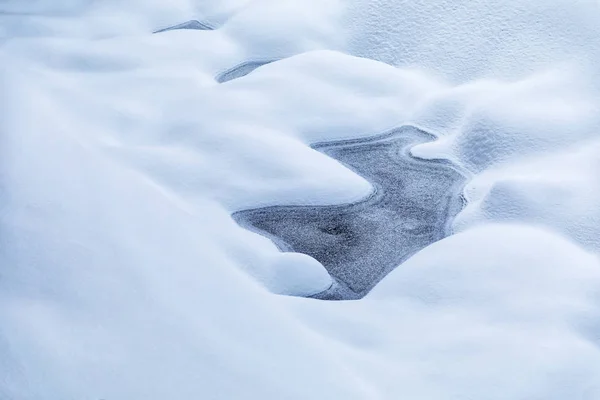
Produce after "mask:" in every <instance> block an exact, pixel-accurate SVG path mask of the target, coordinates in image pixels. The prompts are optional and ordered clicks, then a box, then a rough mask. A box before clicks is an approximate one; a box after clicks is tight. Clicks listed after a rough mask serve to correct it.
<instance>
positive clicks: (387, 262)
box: [233, 126, 465, 300]
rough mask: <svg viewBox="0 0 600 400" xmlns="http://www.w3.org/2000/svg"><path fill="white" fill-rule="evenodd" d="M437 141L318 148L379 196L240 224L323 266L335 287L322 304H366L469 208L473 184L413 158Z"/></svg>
mask: <svg viewBox="0 0 600 400" xmlns="http://www.w3.org/2000/svg"><path fill="white" fill-rule="evenodd" d="M431 139H432V136H431V135H430V134H428V133H426V132H424V131H422V130H419V129H417V128H414V127H409V126H407V127H401V128H398V129H395V130H393V131H391V132H389V133H386V134H384V135H379V136H374V137H369V138H363V139H354V140H343V141H335V142H325V143H317V144H314V145H313V146H312V147H313V148H314V149H316V150H318V151H320V152H322V153H324V154H327V155H328V156H330V157H332V158H334V159H336V160H338V161H340V162H341V163H343V164H344V165H346V166H347V167H348V168H351V169H352V170H354V171H355V172H356V173H358V174H359V175H361V176H363V177H364V178H365V179H367V180H368V181H369V182H371V184H372V185H373V187H374V191H373V193H372V194H371V195H370V196H369V197H368V198H366V199H363V200H361V201H358V202H356V203H352V204H341V205H330V206H311V205H284V206H272V207H263V208H256V209H250V210H243V211H239V212H236V213H235V214H233V217H234V219H235V220H236V221H237V222H238V223H239V224H240V225H242V226H243V227H245V228H248V229H251V230H254V231H256V232H259V233H261V234H263V235H265V236H267V237H269V238H271V239H272V240H273V241H274V242H275V243H276V244H277V246H278V247H279V248H280V249H281V250H282V251H294V252H298V253H304V254H308V255H310V256H312V257H314V258H315V259H317V260H318V261H319V262H321V263H322V264H323V266H325V268H326V269H327V271H328V272H329V273H330V274H331V276H332V277H333V278H334V281H335V283H334V284H333V285H332V286H331V287H330V288H329V289H328V290H326V291H324V292H322V293H319V294H317V295H316V296H314V297H316V298H320V299H328V300H344V299H357V298H361V297H363V296H364V295H366V294H367V293H368V292H369V291H370V290H371V289H372V288H373V287H374V286H375V285H376V284H377V282H379V281H380V280H381V279H382V278H383V277H384V276H385V275H387V274H388V273H389V272H390V271H392V270H393V269H394V268H396V267H397V266H398V265H400V264H401V263H402V262H403V261H405V260H406V259H407V258H408V257H410V256H411V255H412V254H414V253H415V252H417V251H419V250H420V249H422V248H424V247H426V246H428V245H429V244H431V243H433V242H436V241H438V240H440V239H442V238H444V237H445V236H448V234H449V233H450V229H451V228H450V225H451V221H452V219H453V217H454V216H455V215H456V214H457V213H458V212H459V211H460V210H461V209H462V207H463V204H464V200H463V198H462V196H461V193H462V188H463V185H464V182H465V179H464V177H463V175H462V174H461V173H460V172H459V171H458V170H457V169H456V168H455V167H454V166H453V165H452V164H451V163H449V162H447V161H442V160H421V159H417V158H415V157H412V156H411V155H410V152H409V150H410V148H411V147H412V146H414V145H416V144H419V143H423V142H426V141H429V140H431Z"/></svg>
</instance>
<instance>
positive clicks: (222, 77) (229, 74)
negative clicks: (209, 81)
mask: <svg viewBox="0 0 600 400" xmlns="http://www.w3.org/2000/svg"><path fill="white" fill-rule="evenodd" d="M274 61H277V59H274V60H262V61H245V62H243V63H241V64H238V65H236V66H235V67H233V68H230V69H228V70H226V71H223V72H221V73H220V74H219V75H217V77H216V78H215V80H216V81H217V82H219V83H225V82H228V81H231V80H233V79H237V78H241V77H243V76H246V75H248V74H249V73H251V72H252V71H254V70H255V69H257V68H259V67H262V66H263V65H266V64H270V63H272V62H274Z"/></svg>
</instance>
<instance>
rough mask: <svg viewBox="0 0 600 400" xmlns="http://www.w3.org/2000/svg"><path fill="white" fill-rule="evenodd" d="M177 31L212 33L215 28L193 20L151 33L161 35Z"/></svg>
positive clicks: (206, 23)
mask: <svg viewBox="0 0 600 400" xmlns="http://www.w3.org/2000/svg"><path fill="white" fill-rule="evenodd" d="M178 29H191V30H197V31H212V30H215V29H216V28H215V27H214V26H212V25H211V24H209V23H208V22H200V21H198V20H195V19H194V20H191V21H187V22H184V23H181V24H178V25H174V26H169V27H167V28H163V29H159V30H157V31H154V32H153V33H162V32H168V31H174V30H178Z"/></svg>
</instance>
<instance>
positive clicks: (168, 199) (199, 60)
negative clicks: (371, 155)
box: [0, 0, 600, 400]
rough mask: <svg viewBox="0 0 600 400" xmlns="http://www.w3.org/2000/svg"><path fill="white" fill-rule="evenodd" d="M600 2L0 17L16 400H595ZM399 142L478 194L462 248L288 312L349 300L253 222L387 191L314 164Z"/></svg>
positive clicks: (199, 4) (7, 303)
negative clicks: (448, 165) (466, 178)
mask: <svg viewBox="0 0 600 400" xmlns="http://www.w3.org/2000/svg"><path fill="white" fill-rule="evenodd" d="M598 7H599V6H598V3H597V2H596V1H591V0H590V1H581V2H576V3H573V2H567V1H565V0H552V1H546V2H541V1H539V2H538V1H535V2H534V1H532V2H526V3H523V2H519V1H517V0H504V1H501V2H496V3H495V4H490V3H489V2H484V1H475V2H473V1H458V2H457V1H445V0H437V1H413V2H410V3H409V2H398V1H391V0H377V1H359V0H356V1H352V2H346V3H345V2H339V1H335V0H328V1H325V2H323V1H318V2H317V1H311V2H309V3H307V2H305V1H299V0H286V1H270V0H264V1H252V2H250V1H242V0H229V1H218V2H213V1H192V0H178V1H176V2H173V1H169V2H167V1H163V0H153V1H151V2H148V1H137V0H131V1H126V2H123V1H105V2H102V3H101V4H100V3H98V2H92V1H86V0H80V1H49V0H48V1H46V0H39V1H35V2H28V3H27V4H25V3H23V2H22V1H17V0H11V1H4V2H3V3H2V5H0V87H1V89H2V90H0V99H1V101H0V104H1V109H0V113H1V115H0V140H1V142H0V143H1V145H0V149H1V150H0V151H1V154H0V160H1V161H0V266H2V268H1V271H0V276H1V279H0V297H1V301H0V355H1V357H0V376H2V379H0V397H2V398H8V399H11V398H14V399H26V400H29V399H31V400H37V399H45V398H48V397H49V396H50V397H52V398H61V399H63V398H77V399H80V398H89V397H92V398H105V399H107V400H109V399H110V400H113V399H142V398H143V399H164V398H175V399H188V398H196V397H201V398H203V399H220V398H256V399H258V398H263V399H264V398H289V399H295V398H297V399H306V398H348V399H352V398H357V399H358V398H364V399H388V398H389V399H395V398H399V397H412V398H419V399H459V398H467V397H475V398H479V399H507V398H510V399H531V398H543V399H567V398H581V399H590V400H595V399H597V398H598V397H599V396H600V387H599V386H598V384H597V383H596V382H598V381H599V379H598V378H599V377H598V374H599V373H600V368H599V366H600V360H599V359H598V325H597V323H596V322H595V320H596V319H597V315H598V312H599V309H598V302H597V293H598V289H599V282H598V278H599V277H598V267H599V266H598V261H597V252H598V251H599V247H598V246H599V245H598V239H597V238H598V234H599V233H600V232H598V226H599V224H598V222H600V221H599V218H600V215H599V214H598V211H597V204H598V201H599V193H600V188H598V183H597V182H598V179H597V178H598V173H599V172H600V171H599V170H598V168H597V167H598V156H597V154H598V151H597V150H598V145H599V143H600V142H599V140H600V139H599V137H598V132H599V131H600V129H599V128H600V121H599V117H598V116H599V115H600V113H599V112H598V111H599V108H600V87H599V86H598V83H597V82H598V72H597V68H596V66H597V64H598V62H600V46H598V42H597V37H598V36H599V35H598V34H599V33H600V32H599V30H600V28H598V27H599V26H600V25H598V24H597V20H598V16H599V14H600V10H599V8H598ZM190 19H197V20H200V21H206V22H210V23H213V24H214V25H215V26H217V27H218V29H216V30H213V31H194V30H185V31H184V30H176V31H168V32H163V33H160V34H152V32H154V31H156V30H159V29H161V28H165V27H168V26H173V25H176V24H178V23H182V22H185V21H188V20H190ZM440 43H441V44H440ZM361 57H362V58H361ZM265 59H268V60H272V59H281V60H280V61H276V62H273V63H271V64H268V65H264V66H262V67H260V68H258V69H256V70H255V71H253V72H252V73H250V74H248V75H247V76H244V77H242V78H239V79H234V80H231V81H229V82H227V83H224V84H218V83H217V82H216V81H215V79H214V78H215V77H216V76H218V75H219V74H220V73H222V72H223V71H226V70H228V69H229V68H231V67H233V66H235V65H238V64H240V63H242V62H245V61H248V60H265ZM402 124H414V125H417V126H419V127H422V128H423V129H426V130H429V131H431V132H433V133H434V134H436V135H437V136H438V137H439V139H438V140H437V141H435V142H433V143H429V144H424V145H420V146H417V147H415V148H414V149H413V154H414V155H415V156H419V157H423V158H438V157H439V158H448V159H451V160H453V161H454V162H455V163H457V164H458V165H460V166H461V167H462V168H463V169H464V170H465V171H467V172H468V173H470V174H471V180H470V182H469V183H468V184H467V187H466V188H465V196H466V197H467V198H468V200H469V205H468V207H467V208H466V209H465V210H464V211H463V212H462V213H461V215H459V217H458V218H457V220H456V223H455V228H456V230H457V232H460V233H459V234H457V235H456V236H453V237H450V238H448V239H446V240H444V241H441V242H439V243H437V244H434V245H433V246H431V247H429V248H426V249H424V250H423V251H422V252H421V253H420V254H418V255H416V256H415V257H414V258H413V259H411V260H409V261H408V262H407V263H406V264H404V265H403V266H402V267H400V268H399V269H397V270H396V271H394V273H392V274H391V275H390V276H388V277H387V278H386V279H385V280H384V281H382V283H381V285H380V286H379V287H377V288H376V289H375V290H374V292H373V293H372V294H371V296H369V297H368V298H366V299H364V300H363V301H359V302H344V303H339V302H338V303H327V302H319V301H313V300H308V299H302V298H294V297H289V296H276V295H274V294H273V292H275V293H279V294H295V295H306V294H310V293H314V292H316V291H319V290H322V289H323V288H324V287H327V286H328V285H329V284H330V278H329V276H328V275H327V274H326V272H325V271H324V269H323V268H322V266H320V265H319V264H318V263H317V262H316V261H314V260H312V259H310V258H307V257H304V256H300V255H292V254H288V255H281V254H280V253H279V252H278V250H277V248H276V247H275V245H274V244H272V243H271V242H270V241H269V240H267V239H266V238H263V237H260V236H258V235H256V234H254V233H252V232H249V231H246V230H244V229H242V228H240V227H238V226H237V225H236V224H235V223H234V222H233V221H232V220H231V218H230V213H231V212H233V211H236V210H239V209H242V208H247V207H258V206H263V205H271V204H335V203H341V202H350V201H355V200H357V199H360V198H362V197H364V196H365V195H367V194H368V193H369V192H370V191H371V186H370V185H369V183H368V182H366V181H365V180H364V179H362V178H360V177H359V176H357V175H356V174H354V173H352V172H351V171H349V170H348V169H347V168H345V167H344V166H342V165H341V164H339V163H337V162H335V161H334V160H332V159H330V158H328V157H326V156H324V155H322V154H320V153H318V152H316V151H314V150H312V149H310V147H308V146H307V145H308V144H309V143H311V142H315V141H322V140H332V139H341V138H350V137H359V136H365V135H372V134H376V133H380V132H382V131H385V130H387V129H389V128H392V127H395V126H398V125H402ZM497 222H510V223H511V225H503V226H496V225H490V223H492V224H494V223H497ZM532 225H533V226H535V227H532Z"/></svg>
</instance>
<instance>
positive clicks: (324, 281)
mask: <svg viewBox="0 0 600 400" xmlns="http://www.w3.org/2000/svg"><path fill="white" fill-rule="evenodd" d="M271 267H272V268H271V270H272V271H273V275H272V276H271V279H270V280H269V281H268V282H267V286H268V287H269V289H270V290H271V291H273V292H275V293H278V294H287V295H291V296H310V295H313V294H317V293H319V292H322V291H324V290H326V289H328V288H329V287H330V286H331V284H332V283H333V281H332V279H331V276H329V273H328V272H327V270H325V267H323V265H321V263H320V262H318V261H317V260H315V259H314V258H312V257H311V256H309V255H306V254H301V253H280V254H275V255H274V256H273V258H272V261H271Z"/></svg>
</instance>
